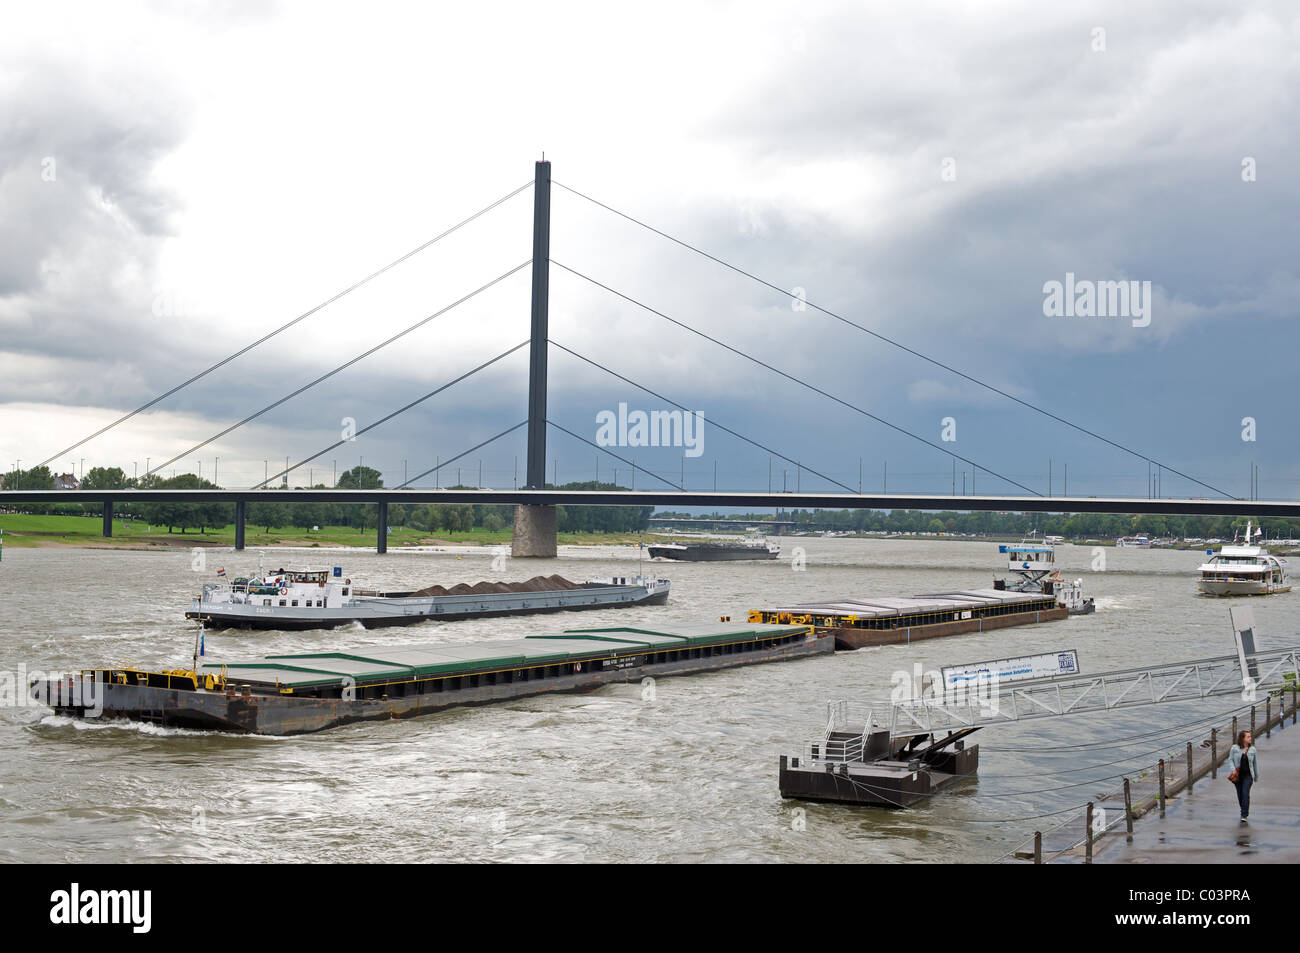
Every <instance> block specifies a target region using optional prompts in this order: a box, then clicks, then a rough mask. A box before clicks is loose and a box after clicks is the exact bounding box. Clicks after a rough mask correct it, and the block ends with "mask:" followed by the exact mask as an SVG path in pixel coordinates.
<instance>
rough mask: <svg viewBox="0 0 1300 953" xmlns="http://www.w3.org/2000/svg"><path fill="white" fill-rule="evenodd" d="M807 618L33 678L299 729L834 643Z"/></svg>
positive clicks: (226, 719) (95, 700)
mask: <svg viewBox="0 0 1300 953" xmlns="http://www.w3.org/2000/svg"><path fill="white" fill-rule="evenodd" d="M833 648H834V646H833V640H832V639H830V638H827V637H825V636H823V635H818V634H817V633H816V632H815V631H813V629H812V628H811V627H809V626H806V625H749V624H743V623H742V624H731V623H726V622H722V623H715V624H684V625H672V626H664V627H655V628H653V629H651V628H631V627H628V628H597V629H568V630H566V631H563V632H558V633H555V634H549V635H531V636H528V637H527V638H523V639H508V640H501V639H493V640H490V641H483V642H442V643H432V644H424V645H393V646H366V647H364V648H358V649H351V650H347V649H338V650H335V651H322V652H311V653H307V654H301V655H268V656H265V657H263V658H258V659H251V660H247V661H242V662H241V661H230V662H213V663H208V664H205V665H202V666H199V667H197V669H196V670H191V671H177V670H172V671H144V670H141V669H138V668H133V667H127V668H104V669H92V670H87V671H83V672H81V673H80V674H79V675H76V676H68V677H52V678H50V679H44V680H38V681H36V682H34V683H33V685H32V691H33V695H34V697H36V698H37V699H38V700H40V701H42V702H43V703H45V704H48V705H50V707H52V708H54V709H55V710H56V711H57V712H58V713H59V714H63V715H71V716H74V717H83V718H127V719H130V720H132V721H142V722H151V723H154V724H159V725H169V726H174V727H179V728H198V729H210V730H215V731H232V732H241V733H248V734H261V735H297V734H306V733H308V732H313V731H322V730H324V729H326V728H333V727H336V726H338V725H346V724H349V723H351V722H357V721H368V720H379V721H389V720H392V719H396V718H410V717H414V716H416V715H423V714H427V713H429V712H435V711H439V710H441V709H444V708H452V707H456V706H460V705H484V704H489V703H491V702H497V701H505V700H507V699H513V698H523V697H526V696H529V695H542V694H547V693H550V692H573V691H586V690H590V689H593V688H598V687H600V686H601V685H606V684H609V683H611V682H639V681H641V679H643V678H646V677H648V676H653V677H655V678H659V677H663V676H668V675H690V674H694V673H697V672H710V671H715V670H717V669H723V668H731V667H733V666H738V665H752V664H756V663H760V662H782V661H787V660H789V659H798V658H807V657H809V656H813V655H821V654H826V653H830V652H832V651H833Z"/></svg>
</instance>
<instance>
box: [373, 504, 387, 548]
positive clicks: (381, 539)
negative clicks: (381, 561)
mask: <svg viewBox="0 0 1300 953" xmlns="http://www.w3.org/2000/svg"><path fill="white" fill-rule="evenodd" d="M375 530H376V535H377V537H378V538H377V539H376V541H375V552H377V553H379V554H380V555H381V556H382V555H383V554H384V553H386V552H388V504H387V503H382V502H381V503H380V504H379V525H378V526H376V527H375Z"/></svg>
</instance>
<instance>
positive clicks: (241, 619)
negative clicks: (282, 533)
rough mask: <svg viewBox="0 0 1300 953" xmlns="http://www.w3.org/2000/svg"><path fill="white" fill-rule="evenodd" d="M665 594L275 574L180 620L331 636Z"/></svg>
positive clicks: (629, 582) (609, 586) (634, 586)
mask: <svg viewBox="0 0 1300 953" xmlns="http://www.w3.org/2000/svg"><path fill="white" fill-rule="evenodd" d="M670 587H671V584H670V582H669V581H668V580H667V579H654V578H646V577H643V576H614V577H611V578H608V579H593V580H590V581H588V582H581V583H576V582H570V581H569V580H567V579H565V578H564V577H563V576H558V575H557V576H534V577H533V578H532V579H529V580H527V581H526V582H480V583H476V584H474V585H466V584H464V583H462V584H460V585H456V586H452V587H450V588H444V587H443V586H429V587H427V588H424V589H416V590H410V591H395V592H381V591H378V590H374V589H362V588H360V587H358V586H354V585H353V584H352V580H351V578H349V577H346V576H344V575H343V567H341V566H334V567H333V568H332V569H320V570H294V569H278V570H276V571H275V572H273V573H264V574H259V575H258V576H257V577H255V578H250V579H245V578H239V579H235V580H233V581H232V582H229V583H223V582H217V583H207V584H205V585H204V586H203V589H202V591H201V592H200V593H199V594H198V595H197V596H196V597H195V598H194V599H193V600H192V601H191V602H190V608H189V610H188V611H187V612H186V613H185V618H187V619H191V620H194V621H197V622H199V623H200V624H201V625H203V626H204V627H207V628H227V629H330V628H334V627H336V626H340V625H347V624H349V623H352V622H359V623H361V625H363V626H365V627H366V628H368V629H371V628H377V627H379V626H389V625H412V624H414V623H417V622H424V621H425V620H427V619H441V620H445V621H452V620H455V619H476V618H484V617H488V616H503V615H523V614H527V613H534V612H559V611H563V610H576V609H611V608H626V607H630V606H643V605H663V604H664V603H665V602H667V601H668V591H669V589H670Z"/></svg>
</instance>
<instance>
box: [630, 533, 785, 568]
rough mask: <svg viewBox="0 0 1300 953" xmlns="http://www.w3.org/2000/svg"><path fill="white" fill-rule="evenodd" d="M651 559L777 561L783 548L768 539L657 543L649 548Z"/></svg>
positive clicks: (701, 561)
mask: <svg viewBox="0 0 1300 953" xmlns="http://www.w3.org/2000/svg"><path fill="white" fill-rule="evenodd" d="M646 549H647V550H648V551H649V553H650V558H651V559H677V560H681V561H684V562H696V563H711V562H721V561H726V560H738V559H776V557H777V556H780V555H781V547H780V546H778V545H777V544H776V543H769V542H768V541H767V540H766V539H757V538H755V539H746V540H744V541H742V542H739V543H722V542H707V543H656V544H654V545H652V546H647V547H646Z"/></svg>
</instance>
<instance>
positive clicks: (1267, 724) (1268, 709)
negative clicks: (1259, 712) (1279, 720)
mask: <svg viewBox="0 0 1300 953" xmlns="http://www.w3.org/2000/svg"><path fill="white" fill-rule="evenodd" d="M1264 737H1265V738H1272V737H1273V696H1272V695H1269V696H1268V697H1267V698H1265V699H1264Z"/></svg>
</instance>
